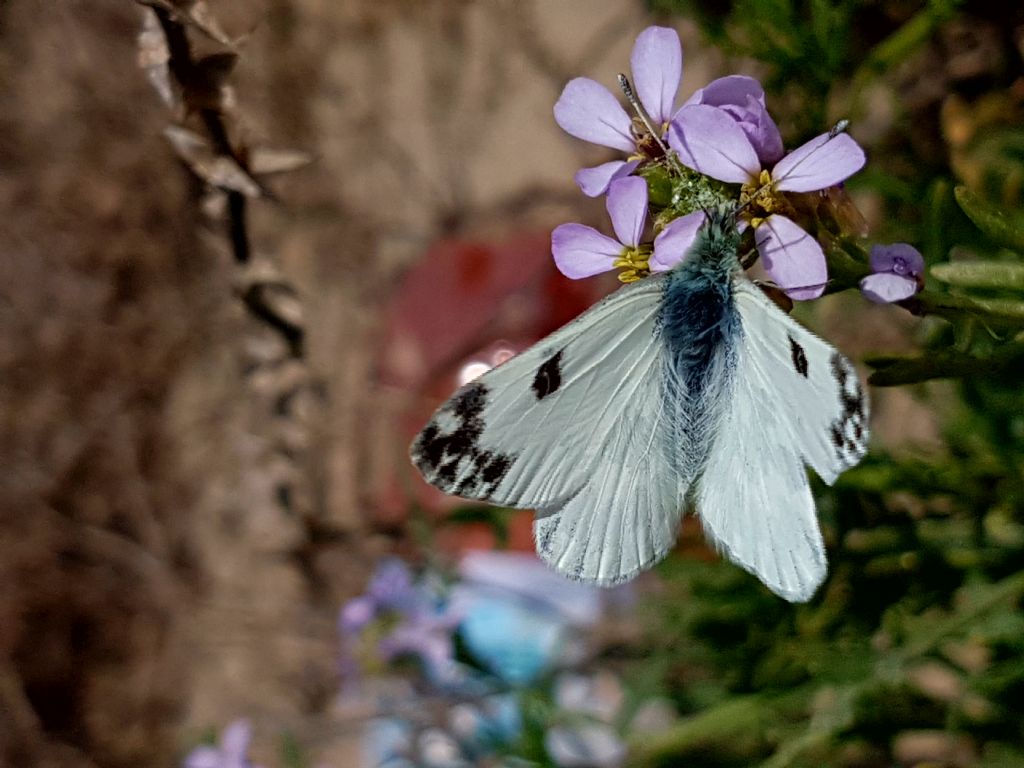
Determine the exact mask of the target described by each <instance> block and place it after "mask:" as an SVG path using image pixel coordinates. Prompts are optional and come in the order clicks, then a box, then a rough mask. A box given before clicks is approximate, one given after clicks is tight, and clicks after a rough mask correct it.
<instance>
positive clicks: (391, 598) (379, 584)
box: [366, 557, 417, 610]
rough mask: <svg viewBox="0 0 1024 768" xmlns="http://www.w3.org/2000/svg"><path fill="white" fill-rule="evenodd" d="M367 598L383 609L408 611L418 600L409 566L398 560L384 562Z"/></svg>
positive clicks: (375, 573) (371, 584) (378, 567)
mask: <svg viewBox="0 0 1024 768" xmlns="http://www.w3.org/2000/svg"><path fill="white" fill-rule="evenodd" d="M366 596H367V597H369V598H370V599H371V600H372V601H373V602H374V604H376V605H377V606H380V607H381V608H392V609H395V610H402V609H407V608H409V607H410V605H411V604H414V603H415V602H416V599H417V590H416V588H415V587H414V586H413V581H412V572H411V571H410V570H409V566H407V565H406V564H405V563H403V562H402V561H401V560H399V559H398V558H395V557H392V558H389V559H387V560H384V561H383V562H382V563H381V564H380V565H378V566H377V570H376V571H375V572H374V574H373V578H372V579H371V580H370V584H369V586H368V587H367V588H366Z"/></svg>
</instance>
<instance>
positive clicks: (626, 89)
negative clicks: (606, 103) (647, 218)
mask: <svg viewBox="0 0 1024 768" xmlns="http://www.w3.org/2000/svg"><path fill="white" fill-rule="evenodd" d="M616 78H617V79H618V81H619V88H621V89H622V93H623V95H624V96H625V97H626V101H628V102H629V105H630V106H631V107H632V108H633V111H634V112H636V116H637V117H639V118H640V122H641V123H643V124H644V128H646V129H647V132H648V133H650V134H651V138H653V139H654V141H655V143H656V144H657V145H658V148H659V149H660V150H661V151H662V154H664V155H665V157H666V158H668V161H669V162H670V163H671V164H672V166H673V168H674V169H675V170H676V171H679V172H681V171H682V168H681V167H679V165H678V163H679V160H678V159H677V158H676V156H675V153H674V152H672V151H671V150H669V148H668V146H667V145H666V144H665V142H664V141H662V140H661V131H660V130H656V129H655V127H654V122H653V121H652V120H651V116H650V115H648V114H647V110H646V109H644V105H643V104H641V103H640V99H638V98H637V97H636V91H634V90H633V85H632V83H630V82H629V78H628V77H626V76H625V75H624V74H622V73H621V72H619V74H618V75H616Z"/></svg>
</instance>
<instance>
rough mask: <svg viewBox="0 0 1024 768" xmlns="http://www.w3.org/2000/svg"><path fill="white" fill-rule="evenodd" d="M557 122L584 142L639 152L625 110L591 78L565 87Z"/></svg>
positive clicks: (556, 108) (560, 97)
mask: <svg viewBox="0 0 1024 768" xmlns="http://www.w3.org/2000/svg"><path fill="white" fill-rule="evenodd" d="M555 122H557V123H558V124H559V125H560V126H561V127H562V130H563V131H565V132H566V133H568V134H570V135H571V136H575V137H576V138H578V139H583V140H584V141H590V142H593V143H594V144H600V145H601V146H604V147H611V148H612V149H619V150H622V151H623V152H632V151H633V150H634V149H635V148H636V143H635V142H634V141H633V135H632V133H631V132H630V124H631V123H630V119H629V115H627V114H626V110H624V109H623V108H622V105H621V104H619V100H618V99H616V98H615V96H613V95H612V92H611V91H609V90H608V89H607V88H605V87H604V86H603V85H601V84H600V83H598V82H596V81H594V80H591V79H590V78H589V77H577V78H576V79H575V80H570V81H569V82H568V83H566V86H565V88H564V89H563V90H562V95H561V96H559V97H558V101H557V102H555Z"/></svg>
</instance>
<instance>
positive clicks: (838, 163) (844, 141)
mask: <svg viewBox="0 0 1024 768" xmlns="http://www.w3.org/2000/svg"><path fill="white" fill-rule="evenodd" d="M863 167H864V150H863V149H861V148H860V145H859V144H857V142H856V141H854V140H853V139H852V138H851V137H850V136H848V135H847V134H845V133H840V134H838V135H836V136H833V137H831V138H829V135H828V134H827V133H823V134H821V135H820V136H815V137H814V138H813V139H811V140H810V141H808V142H807V143H806V144H804V145H803V146H801V147H798V148H796V149H794V150H793V151H792V152H790V153H789V154H788V155H786V156H785V157H784V158H782V159H781V160H780V161H779V162H778V163H777V164H776V166H775V168H774V169H772V179H773V180H774V181H775V188H776V189H778V190H780V191H782V192H814V191H816V190H819V189H825V187H831V186H832V185H833V184H838V183H839V182H841V181H843V179H846V178H848V177H849V176H852V175H853V174H855V173H856V172H857V171H859V170H860V169H861V168H863Z"/></svg>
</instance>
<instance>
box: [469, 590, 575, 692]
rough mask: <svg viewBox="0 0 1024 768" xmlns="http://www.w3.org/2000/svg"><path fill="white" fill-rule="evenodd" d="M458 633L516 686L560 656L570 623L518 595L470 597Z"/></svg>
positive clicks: (492, 669) (480, 657) (485, 662)
mask: <svg viewBox="0 0 1024 768" xmlns="http://www.w3.org/2000/svg"><path fill="white" fill-rule="evenodd" d="M466 608H467V610H466V612H465V615H464V616H463V617H462V623H461V624H459V634H460V636H461V637H462V640H463V642H464V643H465V646H466V648H467V649H468V650H469V652H470V653H471V654H472V655H473V657H474V658H475V659H476V660H477V661H479V662H480V663H481V664H483V665H484V666H485V667H486V668H487V669H488V670H489V671H490V672H492V673H494V674H495V675H497V676H498V677H499V678H501V679H502V680H503V681H504V682H506V683H508V684H510V685H513V686H525V685H529V684H530V683H533V682H535V681H536V680H537V678H539V677H540V676H541V675H542V674H544V673H545V672H547V671H548V670H549V669H550V668H551V667H552V666H553V664H554V662H555V661H556V659H557V657H558V650H559V648H560V646H561V643H562V641H563V639H564V638H565V635H566V633H567V631H568V626H567V624H566V623H565V621H564V620H563V619H561V618H560V617H559V616H558V615H557V614H554V613H553V612H550V611H543V612H541V611H537V610H531V609H530V608H529V607H528V606H526V605H523V604H522V603H521V602H520V600H519V599H517V598H516V597H515V596H497V595H493V596H480V597H477V598H475V599H474V598H471V599H470V600H469V602H468V605H467V606H466Z"/></svg>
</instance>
